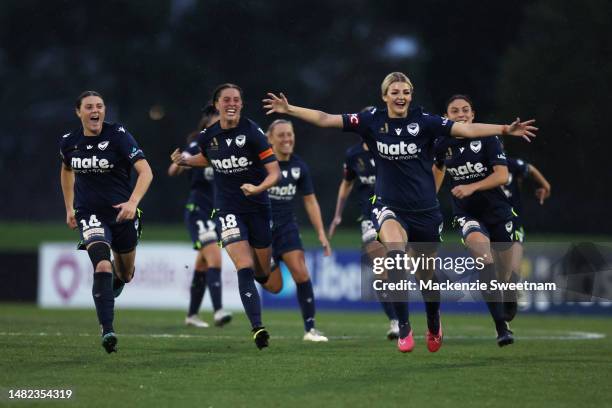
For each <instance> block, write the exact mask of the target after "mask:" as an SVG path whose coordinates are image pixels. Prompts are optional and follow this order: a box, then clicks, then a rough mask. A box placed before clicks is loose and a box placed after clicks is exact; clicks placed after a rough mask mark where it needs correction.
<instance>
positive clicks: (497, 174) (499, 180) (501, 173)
mask: <svg viewBox="0 0 612 408" xmlns="http://www.w3.org/2000/svg"><path fill="white" fill-rule="evenodd" d="M507 182H508V166H504V165H496V166H493V173H491V174H489V175H488V176H487V177H486V178H484V179H482V180H480V181H477V182H476V183H472V184H462V185H460V186H455V187H454V188H453V189H452V190H451V194H452V195H454V196H455V197H457V198H465V197H469V196H471V195H472V194H473V193H474V192H476V191H484V190H490V189H492V188H495V187H498V186H501V185H503V184H506V183H507Z"/></svg>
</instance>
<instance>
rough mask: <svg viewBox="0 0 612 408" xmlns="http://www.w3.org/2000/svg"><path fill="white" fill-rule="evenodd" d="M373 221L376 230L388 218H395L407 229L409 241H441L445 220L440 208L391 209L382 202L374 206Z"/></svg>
mask: <svg viewBox="0 0 612 408" xmlns="http://www.w3.org/2000/svg"><path fill="white" fill-rule="evenodd" d="M371 220H372V223H373V224H374V227H375V228H376V231H378V232H380V227H381V226H382V224H383V223H384V222H385V221H386V220H395V221H397V222H399V223H400V225H401V226H402V227H403V228H404V230H406V233H407V234H408V242H423V243H440V241H441V237H440V235H441V234H442V229H443V228H444V222H443V218H442V213H441V212H440V210H439V209H438V208H435V209H432V210H427V211H422V212H413V211H403V210H397V209H391V208H389V207H387V206H385V205H384V204H383V203H381V202H377V203H376V204H374V206H373V207H372V217H371Z"/></svg>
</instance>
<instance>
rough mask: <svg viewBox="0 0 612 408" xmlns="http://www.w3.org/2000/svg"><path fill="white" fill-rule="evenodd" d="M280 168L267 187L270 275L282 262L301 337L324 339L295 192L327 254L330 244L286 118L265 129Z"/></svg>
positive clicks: (307, 175) (277, 272)
mask: <svg viewBox="0 0 612 408" xmlns="http://www.w3.org/2000/svg"><path fill="white" fill-rule="evenodd" d="M266 135H267V136H268V141H269V142H270V144H271V145H272V149H273V150H274V154H275V155H276V158H277V159H278V164H279V166H280V170H281V180H280V181H279V182H278V184H277V185H275V186H274V187H272V188H270V189H269V190H268V194H269V195H270V201H271V202H272V256H273V258H274V264H275V268H274V269H275V270H274V272H273V273H274V275H275V276H278V277H280V279H281V285H282V274H281V273H280V261H283V262H285V265H287V268H288V269H289V272H290V273H291V277H292V278H293V280H294V281H295V285H296V288H297V298H298V303H299V304H300V309H301V310H302V318H303V319H304V331H305V334H304V341H314V342H322V341H323V342H325V341H327V340H328V339H327V337H325V336H324V335H323V334H322V333H321V332H320V331H318V330H317V329H315V298H314V292H313V290H312V283H311V281H310V275H309V273H308V269H307V268H306V261H305V260H304V247H303V246H302V239H301V238H300V231H299V228H298V225H297V221H296V219H295V215H294V202H295V196H296V194H297V193H298V192H299V193H301V194H302V196H303V200H304V208H305V209H306V212H307V213H308V218H310V222H311V224H312V226H313V228H314V229H315V231H316V232H317V236H318V238H319V241H320V242H321V246H322V247H323V251H324V255H325V256H329V255H330V254H331V248H330V246H329V242H328V241H327V236H326V235H325V230H324V229H323V221H322V220H321V209H320V208H319V202H318V201H317V197H316V195H315V193H314V189H313V186H312V179H311V177H310V170H309V169H308V166H307V165H306V163H304V161H303V160H302V159H301V158H299V157H298V156H297V155H295V154H293V148H294V146H295V133H294V132H293V124H292V123H291V122H289V121H288V120H284V119H277V120H275V121H274V122H272V123H271V124H270V126H269V127H268V131H267V132H266Z"/></svg>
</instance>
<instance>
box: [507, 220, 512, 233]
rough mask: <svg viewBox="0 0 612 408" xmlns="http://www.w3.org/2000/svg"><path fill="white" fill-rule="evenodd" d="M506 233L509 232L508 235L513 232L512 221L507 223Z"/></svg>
mask: <svg viewBox="0 0 612 408" xmlns="http://www.w3.org/2000/svg"><path fill="white" fill-rule="evenodd" d="M506 231H508V233H511V232H512V221H508V222H507V223H506Z"/></svg>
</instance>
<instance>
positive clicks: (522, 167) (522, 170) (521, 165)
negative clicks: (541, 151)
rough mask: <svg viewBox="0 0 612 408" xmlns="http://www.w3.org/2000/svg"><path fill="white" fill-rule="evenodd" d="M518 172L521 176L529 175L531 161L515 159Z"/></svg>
mask: <svg viewBox="0 0 612 408" xmlns="http://www.w3.org/2000/svg"><path fill="white" fill-rule="evenodd" d="M515 163H516V173H517V175H518V176H519V177H523V178H524V177H527V176H528V175H529V163H527V162H526V161H524V160H522V159H515Z"/></svg>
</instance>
